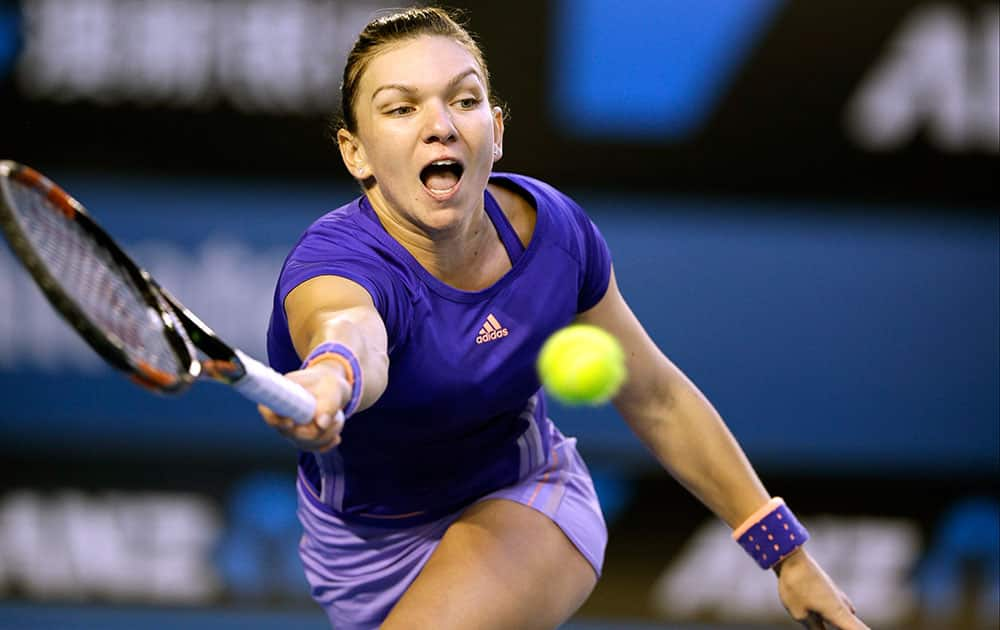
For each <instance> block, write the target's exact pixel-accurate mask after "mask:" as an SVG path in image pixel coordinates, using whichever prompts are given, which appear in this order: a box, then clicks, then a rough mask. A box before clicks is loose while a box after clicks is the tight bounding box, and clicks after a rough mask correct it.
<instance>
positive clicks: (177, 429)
mask: <svg viewBox="0 0 1000 630" xmlns="http://www.w3.org/2000/svg"><path fill="white" fill-rule="evenodd" d="M451 4H452V5H458V6H461V7H464V8H466V9H468V18H469V23H470V27H471V28H472V30H474V31H476V32H478V33H479V34H480V38H481V41H482V44H483V46H484V48H485V50H486V54H487V57H488V59H489V61H490V67H491V71H492V73H493V75H494V76H493V81H494V86H495V88H496V89H497V91H498V93H499V95H500V96H501V98H502V99H504V100H505V101H506V102H507V103H508V105H509V108H510V118H509V120H508V131H507V135H506V142H505V156H504V159H503V161H502V162H501V163H500V165H501V166H502V167H503V169H504V170H511V171H517V172H524V173H527V174H531V175H534V176H537V177H540V178H542V179H546V180H548V181H550V182H552V183H554V184H556V185H558V186H560V187H561V188H562V189H563V190H564V191H566V192H567V193H569V194H570V195H572V196H573V197H574V198H576V199H577V201H579V202H580V203H581V204H582V205H583V206H584V207H585V208H586V209H587V211H588V212H589V213H590V215H591V217H592V218H593V219H594V221H595V222H596V224H597V225H598V226H599V228H600V229H601V231H602V232H603V234H604V235H605V237H606V239H607V240H608V243H609V244H610V246H611V249H612V252H613V254H614V261H615V267H616V273H617V277H618V280H619V284H620V285H621V288H622V291H623V293H624V294H625V296H626V299H627V300H628V301H629V303H630V305H631V306H632V308H633V310H634V311H635V312H636V313H637V315H638V316H639V318H640V319H641V320H642V321H643V322H644V324H645V325H646V327H647V329H648V330H649V332H650V334H651V335H652V337H653V338H654V340H655V341H656V342H657V343H658V345H659V346H660V347H661V348H662V349H663V350H664V351H665V352H666V353H667V355H668V356H670V357H671V358H672V359H673V360H674V361H675V362H676V363H678V364H679V365H680V367H681V368H682V369H684V370H685V371H686V372H687V373H688V374H689V375H690V376H691V377H692V378H693V380H694V381H695V382H696V383H697V384H698V385H699V386H700V387H701V388H702V390H703V391H705V392H706V394H707V395H708V396H709V398H710V399H711V400H712V401H713V402H714V404H715V405H716V407H717V408H718V409H719V410H720V412H721V413H722V415H723V416H724V418H725V419H726V420H727V422H728V424H729V425H730V427H731V428H732V430H733V432H734V434H735V435H736V436H737V438H738V439H739V440H740V442H741V444H742V445H743V446H744V448H745V449H746V451H747V453H748V454H749V456H750V458H751V460H752V461H753V462H754V464H755V466H756V467H757V468H758V470H759V472H760V473H761V475H762V477H763V478H764V480H765V482H766V483H767V485H768V487H769V489H770V490H771V491H772V492H773V493H775V494H780V495H783V496H785V498H786V499H787V500H788V501H789V503H791V504H793V505H794V506H796V510H797V512H799V513H800V514H801V515H802V516H803V520H805V522H806V524H807V525H808V526H809V527H810V529H811V530H812V531H813V535H814V542H813V543H811V545H813V547H814V554H815V555H817V557H819V558H820V560H821V561H822V562H823V563H824V566H826V567H827V569H828V571H829V572H830V573H831V574H832V575H833V576H834V578H835V579H836V580H837V581H838V583H839V584H840V585H841V586H842V587H843V588H844V589H845V590H846V591H847V592H848V593H849V594H850V596H851V598H852V599H853V600H854V602H855V604H856V605H857V606H858V608H859V610H860V611H861V613H862V614H863V616H864V617H865V619H866V620H868V621H869V623H870V624H871V625H878V626H879V627H908V628H912V627H917V628H919V627H926V628H945V627H955V628H977V627H996V624H997V623H998V620H1000V612H998V609H1000V576H998V568H997V567H998V565H1000V550H998V542H997V541H998V539H1000V533H998V529H1000V526H998V520H1000V519H998V512H1000V508H998V495H997V480H998V473H1000V446H998V444H1000V435H998V427H1000V403H998V391H1000V368H998V366H1000V356H998V355H1000V220H998V214H997V192H996V184H995V179H996V177H995V173H996V167H997V157H998V152H1000V110H998V98H1000V97H998V88H1000V70H998V69H1000V59H998V55H1000V52H998V50H1000V44H998V41H1000V40H998V32H1000V17H998V14H1000V11H998V9H997V7H996V5H995V3H988V2H975V1H968V2H964V1H963V2H960V1H949V2H937V3H926V2H919V1H903V0H892V1H887V2H883V3H879V4H878V6H870V7H865V8H863V9H858V8H857V7H846V6H843V3H837V2H834V1H833V0H817V1H816V2H811V3H792V2H782V1H781V0H711V1H709V0H706V1H703V2H698V3H691V2H680V1H675V0H633V1H632V2H628V3H614V2H610V1H602V0H551V1H549V2H540V3H536V2H527V1H523V2H522V1H517V2H508V3H504V4H503V6H500V5H499V4H498V3H488V2H481V3H480V2H472V1H471V0H470V1H468V2H454V3H451ZM380 6H381V5H380V3H378V2H367V1H361V0H358V1H355V2H350V1H346V0H341V1H333V0H330V1H328V2H320V3H316V2H307V1H306V0H283V1H278V0H227V1H219V2H204V3H199V2H185V1H182V0H170V1H162V2H152V1H148V2H146V1H135V0H130V1H126V0H88V1H82V0H81V1H70V0H33V1H27V0H26V1H24V2H6V3H4V4H0V99H2V103H3V106H4V111H5V112H6V113H7V118H8V124H7V125H6V126H5V129H4V132H3V134H0V157H2V158H12V159H17V160H19V161H22V162H25V163H28V164H30V165H32V166H34V167H35V168H38V169H39V170H42V171H43V172H45V173H46V174H48V175H49V176H50V177H52V178H53V179H55V180H56V181H58V182H60V184H62V185H63V186H64V187H65V188H66V189H67V190H69V191H70V192H71V194H73V195H74V196H76V197H77V198H78V199H79V200H80V201H82V202H83V203H84V205H86V206H87V207H88V209H89V210H90V211H91V212H92V213H93V214H94V215H95V216H96V217H97V218H98V220H99V221H101V222H102V223H103V224H104V225H106V227H107V228H108V229H109V231H111V233H112V234H114V235H115V236H116V237H119V238H120V240H121V241H122V242H123V244H124V245H125V246H126V249H128V250H129V251H130V252H132V253H134V254H135V257H136V258H137V259H138V260H139V261H140V262H141V263H142V264H143V265H144V266H145V267H147V268H148V269H149V270H150V271H151V272H152V273H153V275H154V276H156V277H157V278H158V279H159V280H160V281H161V283H162V284H164V285H165V286H167V287H169V288H170V289H171V290H172V291H173V292H174V293H175V294H177V296H178V297H179V298H181V300H182V301H184V302H185V303H186V304H187V305H188V306H190V307H191V308H192V310H193V311H195V312H196V313H198V314H199V315H200V316H201V317H202V318H203V319H205V320H206V321H207V322H208V323H209V325H211V326H212V327H213V328H215V329H216V330H217V331H218V332H219V333H220V334H221V335H222V336H223V337H224V338H226V339H227V340H229V341H231V342H232V343H233V344H234V345H238V346H240V347H242V348H244V349H245V350H247V351H248V352H250V353H251V354H255V355H257V356H261V357H262V356H264V344H263V331H264V329H265V326H266V323H267V318H268V315H269V309H270V304H271V292H272V290H273V284H274V281H275V279H276V276H277V272H278V268H279V266H280V264H281V261H282V259H283V257H284V255H285V254H286V253H287V251H288V249H289V248H290V247H291V245H292V244H293V243H294V241H295V240H296V238H297V237H298V235H299V234H300V233H301V232H302V230H304V229H305V227H306V226H307V225H308V224H309V223H310V222H311V221H312V220H313V219H315V218H316V217H317V216H319V215H320V214H322V213H323V212H325V211H327V210H330V209H333V208H335V207H337V206H339V205H341V204H342V203H344V202H345V201H347V200H349V199H350V198H352V197H353V196H356V195H357V188H356V186H355V185H354V184H353V182H351V181H350V180H349V178H348V177H347V174H346V171H345V170H344V169H343V167H342V166H341V165H340V163H339V156H338V155H337V153H336V150H335V147H334V146H333V144H332V143H330V142H329V140H328V139H327V138H326V131H325V129H326V123H327V119H328V116H329V115H330V114H332V113H335V111H336V108H337V102H338V101H337V99H338V94H337V85H338V83H339V74H340V72H341V70H342V65H343V59H344V56H345V55H346V51H347V50H348V49H349V47H350V45H351V43H352V41H353V37H354V36H355V35H356V33H357V31H358V30H359V29H360V28H361V26H363V24H364V23H365V22H366V21H367V19H369V18H370V17H371V16H372V15H373V14H374V13H375V11H376V10H378V9H379V8H380ZM0 399H2V400H4V401H5V403H6V404H5V405H4V408H3V410H2V411H0V459H2V461H3V475H2V477H0V598H3V601H0V627H12V628H13V627H18V628H21V627H24V628H27V627H102V628H104V627H112V626H113V625H114V624H118V625H120V626H122V627H125V626H129V627H133V626H134V625H137V624H138V623H140V622H139V621H136V619H144V620H146V621H143V622H142V623H150V624H154V623H159V624H161V625H162V626H163V627H171V626H178V625H184V626H191V627H194V624H198V623H201V624H205V625H207V626H211V627H228V626H227V625H226V624H237V623H238V624H239V625H241V626H243V627H262V628H263V627H271V625H268V624H274V625H276V624H282V625H285V626H288V625H292V626H295V627H306V625H307V624H312V625H310V626H309V627H313V626H315V627H322V626H323V623H324V621H323V617H322V615H321V613H320V612H319V611H318V609H316V608H314V607H313V605H312V604H311V603H310V601H309V599H308V593H307V587H306V585H305V582H304V579H303V578H302V577H301V569H300V567H299V564H298V559H297V557H296V555H295V545H296V543H297V539H298V525H297V523H296V521H295V518H294V493H293V488H292V486H291V480H292V478H293V472H294V459H295V454H294V453H293V452H292V450H291V448H290V447H289V446H288V445H287V444H286V443H285V442H284V441H282V440H281V439H280V438H277V437H276V436H275V435H273V434H272V432H271V431H269V430H268V429H267V428H266V427H265V426H263V425H262V423H261V422H260V421H259V420H258V418H257V416H256V414H255V412H254V409H253V407H252V406H251V405H249V404H247V403H245V402H244V401H242V399H240V398H238V397H234V395H233V394H232V392H229V391H225V390H224V388H217V387H214V386H210V385H205V386H199V387H196V388H194V389H193V390H192V391H190V392H189V393H188V394H186V395H185V396H183V397H180V398H176V399H164V398H157V397H153V396H151V395H150V394H148V393H146V392H144V391H142V390H139V389H137V388H135V387H134V386H132V385H131V384H130V383H128V382H127V381H126V380H125V379H124V378H123V377H121V376H120V375H118V374H116V373H113V372H112V371H111V370H110V369H108V368H106V367H105V366H104V365H103V364H102V363H101V362H100V360H99V359H96V358H95V357H94V356H93V355H92V353H91V351H90V350H89V349H88V348H87V347H86V346H85V345H84V344H83V342H81V341H78V340H77V339H76V338H75V336H74V334H73V333H72V332H70V331H69V329H68V328H67V327H66V326H65V325H64V324H63V323H62V322H61V321H60V320H59V319H58V318H57V317H56V316H55V315H53V314H52V313H51V311H50V308H49V306H48V305H47V303H46V302H45V301H44V298H42V297H41V296H40V294H39V293H38V291H37V290H36V289H35V288H34V285H33V284H32V282H31V281H30V279H29V278H28V277H27V275H26V274H25V273H24V272H23V271H22V269H21V268H20V267H19V266H18V264H17V262H16V261H15V259H14V258H13V257H12V256H11V255H10V254H9V253H8V251H7V250H6V249H5V248H0ZM553 418H554V419H555V420H556V422H557V423H558V425H559V426H560V427H561V428H562V430H563V431H564V432H566V433H568V434H574V435H577V436H578V437H579V441H580V447H581V450H582V452H583V454H584V456H585V457H586V459H587V461H588V464H589V465H590V466H591V468H592V471H593V472H594V476H595V480H596V482H597V485H598V492H599V494H600V495H601V500H602V504H603V507H604V510H605V513H606V515H607V517H608V521H609V526H610V528H611V544H610V546H609V549H608V559H607V568H606V573H605V576H604V579H603V580H602V582H601V584H600V585H599V586H598V589H597V590H596V591H595V593H594V595H593V596H592V597H591V600H590V601H589V602H588V604H587V605H586V606H585V607H584V608H583V610H581V612H580V614H579V615H578V619H577V620H575V622H574V623H576V624H577V625H578V627H579V628H581V629H583V628H597V627H605V626H607V627H623V624H626V623H630V624H636V625H635V627H640V626H639V625H638V624H644V625H643V626H642V627H659V626H660V625H661V624H662V625H663V627H680V626H679V625H677V624H723V623H732V624H741V623H742V624H749V623H756V624H764V625H773V624H776V623H788V622H787V621H786V617H785V613H784V611H783V610H782V608H781V605H780V603H779V602H778V599H777V595H776V592H775V589H774V586H773V579H772V578H770V577H769V576H766V575H762V574H759V572H758V571H757V570H756V569H755V568H754V567H753V565H752V563H749V561H748V560H747V559H746V558H745V557H742V556H741V554H740V552H739V549H738V548H737V547H736V546H735V545H732V543H731V542H730V541H729V539H728V534H727V532H726V531H725V529H724V528H723V527H722V525H721V524H720V523H718V522H717V521H715V520H714V519H712V518H711V517H710V515H709V514H708V513H707V512H705V510H704V508H701V507H700V506H699V505H698V504H697V503H696V502H695V501H694V500H693V499H692V498H691V497H689V496H688V495H686V494H685V493H684V491H683V490H682V489H680V488H679V487H678V486H677V485H676V483H675V482H673V481H672V480H671V479H670V478H669V476H667V475H666V474H665V473H663V472H662V470H659V469H658V467H657V465H656V463H655V461H654V460H653V459H652V457H651V456H650V455H649V454H648V453H647V452H646V451H645V449H644V448H643V447H642V445H641V444H640V443H639V442H638V441H637V440H636V439H635V438H634V436H632V435H631V434H630V432H629V431H628V429H627V427H626V426H625V425H624V424H623V423H622V422H621V420H620V419H619V418H618V417H617V416H616V414H615V413H614V411H613V410H612V409H611V408H609V407H603V408H596V409H570V408H562V407H559V406H556V407H555V409H554V410H553ZM136 615H138V616H136ZM178 615H180V617H178ZM74 623H75V624H77V625H73V624H74ZM574 627H576V626H574Z"/></svg>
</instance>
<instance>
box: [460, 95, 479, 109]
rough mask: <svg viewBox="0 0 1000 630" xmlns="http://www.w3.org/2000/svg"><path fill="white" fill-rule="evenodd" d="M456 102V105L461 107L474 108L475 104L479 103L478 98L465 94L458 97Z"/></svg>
mask: <svg viewBox="0 0 1000 630" xmlns="http://www.w3.org/2000/svg"><path fill="white" fill-rule="evenodd" d="M457 102H458V106H459V107H461V108H462V109H475V108H476V106H477V105H479V103H480V99H478V98H476V97H474V96H467V97H465V98H462V99H459V100H458V101H457Z"/></svg>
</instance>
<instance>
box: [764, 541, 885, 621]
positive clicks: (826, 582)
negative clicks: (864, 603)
mask: <svg viewBox="0 0 1000 630" xmlns="http://www.w3.org/2000/svg"><path fill="white" fill-rule="evenodd" d="M778 596H779V597H781V603H782V604H784V606H785V609H786V610H787V611H788V612H789V614H790V615H791V616H792V617H793V618H794V619H795V620H796V621H798V622H799V623H800V624H802V626H803V627H804V628H808V629H809V630H829V629H832V628H837V629H839V630H869V628H868V626H866V625H865V624H864V623H863V622H862V621H861V620H860V619H858V617H857V616H856V615H855V610H854V604H852V603H851V600H849V599H848V598H847V595H844V593H843V592H842V591H841V590H840V589H839V588H837V585H836V584H834V583H833V580H831V579H830V577H829V576H828V575H827V574H826V572H825V571H823V569H822V568H821V567H820V566H819V565H818V564H817V563H816V561H815V560H813V559H812V556H810V555H809V552H808V551H806V550H805V548H802V547H800V548H799V549H798V550H796V551H795V552H794V553H793V554H792V555H790V556H788V557H787V558H785V559H784V560H782V561H781V564H780V565H779V566H778Z"/></svg>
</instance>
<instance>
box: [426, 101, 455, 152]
mask: <svg viewBox="0 0 1000 630" xmlns="http://www.w3.org/2000/svg"><path fill="white" fill-rule="evenodd" d="M424 111H425V119H424V142H425V143H426V144H433V143H435V142H440V143H443V144H448V143H450V142H452V141H453V140H455V136H456V132H455V124H454V122H453V121H452V119H451V112H450V111H448V107H447V105H445V104H444V103H432V104H430V105H428V106H427V107H426V108H425V109H424Z"/></svg>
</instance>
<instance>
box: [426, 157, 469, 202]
mask: <svg viewBox="0 0 1000 630" xmlns="http://www.w3.org/2000/svg"><path fill="white" fill-rule="evenodd" d="M464 170H465V167H463V166H462V163H461V162H459V161H458V160H435V161H434V162H431V163H430V164H428V165H427V166H425V167H424V168H423V169H421V170H420V181H421V182H423V184H424V188H426V189H427V190H428V191H430V192H431V194H433V195H434V196H438V197H439V196H443V195H447V194H448V193H451V192H453V191H454V190H455V189H456V188H458V183H459V181H461V179H462V172H463V171H464Z"/></svg>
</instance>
